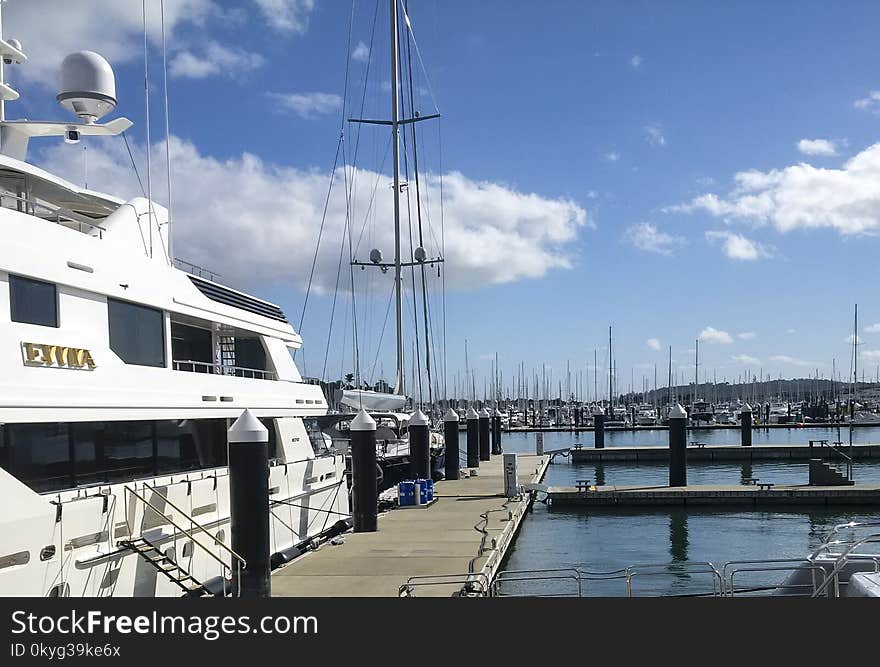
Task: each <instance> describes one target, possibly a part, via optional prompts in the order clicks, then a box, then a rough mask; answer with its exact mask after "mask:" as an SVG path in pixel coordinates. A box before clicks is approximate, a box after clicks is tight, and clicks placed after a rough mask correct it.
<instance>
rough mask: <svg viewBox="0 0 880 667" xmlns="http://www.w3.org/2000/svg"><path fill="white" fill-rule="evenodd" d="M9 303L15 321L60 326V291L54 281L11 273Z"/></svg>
mask: <svg viewBox="0 0 880 667" xmlns="http://www.w3.org/2000/svg"><path fill="white" fill-rule="evenodd" d="M9 305H10V311H11V316H12V321H13V322H23V323H25V324H39V325H40V326H44V327H57V326H58V291H57V289H56V287H55V284H54V283H45V282H43V281H42V280H32V279H30V278H23V277H21V276H13V275H10V276H9Z"/></svg>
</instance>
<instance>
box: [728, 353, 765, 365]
mask: <svg viewBox="0 0 880 667" xmlns="http://www.w3.org/2000/svg"><path fill="white" fill-rule="evenodd" d="M730 360H731V361H733V362H734V363H737V364H742V365H743V366H759V365H760V364H761V360H760V359H757V358H755V357H751V356H749V355H748V354H735V355H733V356H732V357H730Z"/></svg>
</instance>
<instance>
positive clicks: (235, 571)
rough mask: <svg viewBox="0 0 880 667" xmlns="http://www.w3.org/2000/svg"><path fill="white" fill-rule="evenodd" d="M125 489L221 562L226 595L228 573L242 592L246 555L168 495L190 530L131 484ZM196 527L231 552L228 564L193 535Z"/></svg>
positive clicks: (169, 501) (238, 592)
mask: <svg viewBox="0 0 880 667" xmlns="http://www.w3.org/2000/svg"><path fill="white" fill-rule="evenodd" d="M146 488H150V489H151V490H153V491H156V489H154V488H152V487H149V486H147V487H146ZM125 490H126V491H127V492H128V493H130V494H131V495H132V496H134V497H135V498H136V499H138V500H140V501H141V502H142V503H143V504H144V505H145V506H146V507H149V508H150V509H151V510H152V511H153V512H155V513H156V514H157V515H159V516H160V517H162V518H163V519H165V520H166V521H167V522H168V523H170V524H171V525H172V526H174V528H175V529H176V530H178V531H179V532H181V533H182V534H184V535H186V536H187V537H188V538H189V539H190V541H191V542H192V544H193V546H194V547H195V546H198V547H200V548H201V549H202V550H204V551H205V553H207V554H208V555H209V556H210V557H211V558H213V559H214V560H215V561H217V562H218V563H219V564H220V567H221V577H222V579H223V595H224V597H225V596H226V582H227V574H228V575H229V578H231V579H232V580H233V582H234V583H235V586H236V588H237V590H236V593H237V594H238V595H240V594H241V571H242V569H243V568H245V567H247V561H246V560H245V559H244V557H242V556H241V555H239V554H238V553H236V552H235V551H233V550H232V549H231V548H230V547H228V546H226V544H224V543H223V541H222V540H220V539H218V538H217V536H216V535H214V534H213V533H211V532H210V531H209V530H208V529H207V528H205V527H204V526H203V525H201V524H200V523H199V522H198V521H196V520H195V519H194V518H193V517H191V516H190V515H189V514H187V513H186V512H184V511H183V510H182V509H180V508H179V507H178V506H177V505H175V504H174V503H173V502H171V500H170V499H169V498H168V496H167V495H163V496H162V500H163V501H164V502H165V503H166V504H167V505H169V506H170V507H171V508H172V509H174V510H175V511H176V512H178V513H179V514H181V515H182V516H184V517H186V518H187V519H189V523H190V530H187V529H186V528H184V527H183V526H181V525H179V524H178V523H177V522H175V521H174V520H173V519H172V518H171V517H170V516H168V515H167V514H165V513H164V512H163V511H162V510H160V509H159V508H158V507H156V506H155V505H154V504H153V503H151V502H150V501H149V500H147V499H146V498H145V497H144V496H142V495H141V494H139V493H138V492H137V491H135V490H134V489H133V488H131V487H130V486H128V485H126V487H125ZM157 493H158V492H157ZM194 529H197V530H198V531H199V532H201V533H203V534H204V535H207V536H208V537H209V538H210V539H211V541H212V542H213V543H214V544H215V545H217V546H218V547H220V549H221V550H223V551H225V552H226V553H227V554H229V558H230V562H229V563H228V564H227V563H226V561H224V560H223V559H222V558H220V557H219V556H218V555H217V554H215V553H214V552H213V551H211V550H210V549H209V548H208V547H206V546H205V545H204V544H202V543H201V542H199V541H198V540H197V539H196V537H195V535H193V532H195V530H194ZM233 575H235V576H233Z"/></svg>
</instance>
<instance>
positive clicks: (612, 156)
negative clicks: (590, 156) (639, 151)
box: [605, 151, 620, 162]
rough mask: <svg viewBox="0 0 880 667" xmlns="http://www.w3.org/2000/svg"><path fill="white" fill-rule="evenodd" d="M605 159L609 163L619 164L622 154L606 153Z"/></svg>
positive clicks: (615, 152)
mask: <svg viewBox="0 0 880 667" xmlns="http://www.w3.org/2000/svg"><path fill="white" fill-rule="evenodd" d="M605 159H606V160H608V161H609V162H617V161H618V160H619V159H620V153H618V152H617V151H609V152H608V153H605Z"/></svg>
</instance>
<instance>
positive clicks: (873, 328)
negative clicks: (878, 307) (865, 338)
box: [865, 322, 880, 333]
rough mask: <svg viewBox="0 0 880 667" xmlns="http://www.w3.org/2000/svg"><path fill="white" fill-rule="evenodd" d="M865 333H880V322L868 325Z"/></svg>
mask: <svg viewBox="0 0 880 667" xmlns="http://www.w3.org/2000/svg"><path fill="white" fill-rule="evenodd" d="M865 333H880V322H878V323H877V324H869V325H868V326H866V327H865Z"/></svg>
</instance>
